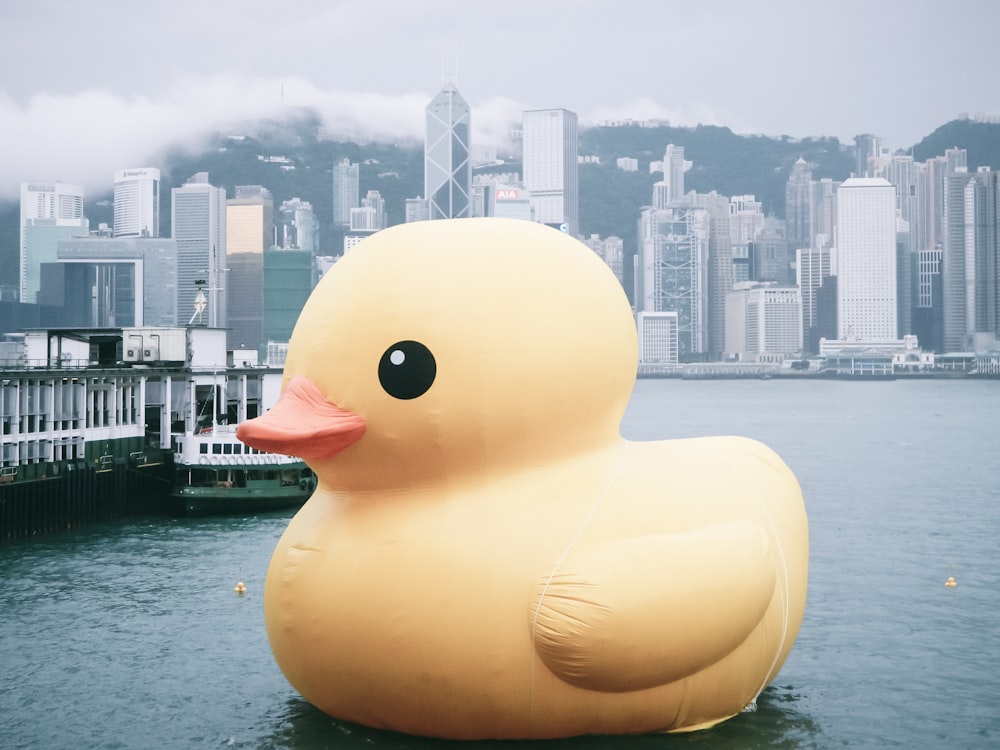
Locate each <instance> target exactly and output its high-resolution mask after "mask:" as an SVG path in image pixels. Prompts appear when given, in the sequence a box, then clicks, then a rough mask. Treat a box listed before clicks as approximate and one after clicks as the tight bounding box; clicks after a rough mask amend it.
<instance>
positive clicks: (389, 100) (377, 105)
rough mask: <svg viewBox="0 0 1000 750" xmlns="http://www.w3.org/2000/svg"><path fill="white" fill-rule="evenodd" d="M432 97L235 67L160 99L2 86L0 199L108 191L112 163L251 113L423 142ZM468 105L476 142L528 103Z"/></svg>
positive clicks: (495, 136) (357, 134)
mask: <svg viewBox="0 0 1000 750" xmlns="http://www.w3.org/2000/svg"><path fill="white" fill-rule="evenodd" d="M432 96H433V94H430V93H427V92H422V91H414V92H412V93H407V94H402V95H396V96H386V95H380V94H370V93H357V92H351V91H340V90H324V89H320V88H318V87H317V86H315V85H314V84H313V83H311V82H310V81H308V80H306V79H304V78H298V77H286V78H266V77H265V78H253V77H240V76H233V75H216V76H210V77H198V78H192V77H189V78H185V79H180V80H178V81H177V82H176V84H175V85H174V86H173V87H172V88H171V89H170V90H169V91H168V92H167V94H166V95H164V96H163V97H160V98H157V99H155V100H154V99H150V98H146V97H138V96H136V97H128V96H121V95H117V94H112V93H109V92H107V91H102V90H99V89H92V90H87V91H81V92H79V93H75V94H71V95H49V94H38V95H35V96H32V97H31V98H30V99H28V100H27V101H26V102H23V103H20V102H17V101H15V100H14V99H13V98H12V97H11V96H9V95H8V94H7V93H6V92H5V91H2V90H0V132H3V133H4V138H3V141H2V143H0V161H2V162H3V163H4V165H5V169H4V176H3V179H2V180H0V200H17V199H18V196H19V190H20V184H21V183H22V182H31V181H62V182H67V183H74V184H80V185H82V186H83V187H84V189H85V191H86V192H87V194H88V195H93V194H95V193H102V192H105V191H107V190H109V189H110V187H111V182H112V176H113V174H114V172H115V171H116V170H118V169H124V168H127V167H137V166H157V164H155V163H154V161H153V160H154V159H155V157H156V154H158V153H162V152H163V151H164V150H165V149H166V148H169V147H182V148H188V149H198V148H200V147H201V146H202V145H203V144H204V143H205V141H206V139H207V137H208V136H209V135H211V134H212V133H214V132H217V131H219V130H223V131H224V130H229V129H231V130H234V131H244V130H245V129H246V128H247V127H248V126H249V125H251V124H252V123H253V122H254V121H258V120H263V119H270V120H274V119H279V120H280V119H281V118H282V117H284V116H290V115H293V114H298V113H300V112H301V111H302V109H303V108H308V109H311V110H313V111H315V112H317V113H318V115H319V116H320V118H321V120H322V122H323V125H324V128H325V129H326V132H327V134H328V135H330V136H331V137H336V138H343V139H350V140H357V141H360V142H366V141H383V142H405V141H413V140H418V141H422V140H423V137H424V110H425V108H426V106H427V104H428V102H429V101H430V99H431V97H432ZM470 105H471V106H472V126H473V142H474V143H481V144H490V145H496V146H499V147H502V146H503V145H504V144H505V143H506V141H507V138H508V134H509V132H510V130H511V128H513V127H516V126H517V125H518V124H519V123H520V119H521V112H522V111H523V109H524V107H523V106H522V105H521V104H519V103H517V102H515V101H513V100H510V99H505V98H503V97H492V98H490V99H487V100H486V101H484V102H481V103H478V104H477V103H474V102H470Z"/></svg>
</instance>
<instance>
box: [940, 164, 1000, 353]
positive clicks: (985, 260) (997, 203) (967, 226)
mask: <svg viewBox="0 0 1000 750" xmlns="http://www.w3.org/2000/svg"><path fill="white" fill-rule="evenodd" d="M998 216H1000V178H998V173H997V172H994V171H991V170H989V169H986V168H981V169H980V170H979V171H977V172H975V173H969V172H965V171H962V170H961V168H959V170H958V171H956V172H953V173H951V174H950V175H949V176H948V178H947V189H946V191H945V216H944V235H945V241H944V247H943V249H942V255H941V281H942V298H943V299H942V301H943V321H942V322H943V337H944V348H945V350H946V351H970V350H979V349H985V348H986V347H988V346H990V345H992V344H993V343H994V342H995V341H996V339H997V337H998V336H1000V299H998V297H1000V295H998V285H1000V239H998V236H1000V221H998Z"/></svg>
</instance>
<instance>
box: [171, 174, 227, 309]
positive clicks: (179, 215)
mask: <svg viewBox="0 0 1000 750" xmlns="http://www.w3.org/2000/svg"><path fill="white" fill-rule="evenodd" d="M170 192H171V204H172V207H171V226H172V227H173V236H174V239H175V240H176V241H177V318H178V320H177V323H178V324H179V325H184V324H186V323H187V322H188V321H189V320H191V319H192V315H196V317H195V318H194V320H195V321H198V320H201V321H202V322H203V323H204V324H205V325H208V326H211V327H213V328H224V327H225V326H226V324H227V323H226V321H227V316H226V289H225V277H224V269H225V266H226V262H225V261H226V191H225V189H224V188H220V187H215V186H214V185H211V184H210V183H209V181H208V173H207V172H199V173H198V174H196V175H194V176H193V177H191V178H190V179H189V180H188V181H187V182H186V183H185V184H184V185H183V186H182V187H179V188H173V189H172V190H171V191H170ZM199 292H201V294H202V296H203V297H204V304H203V305H201V304H198V305H196V300H198V299H199V296H198V295H199ZM199 310H200V311H201V313H200V314H198V311H199Z"/></svg>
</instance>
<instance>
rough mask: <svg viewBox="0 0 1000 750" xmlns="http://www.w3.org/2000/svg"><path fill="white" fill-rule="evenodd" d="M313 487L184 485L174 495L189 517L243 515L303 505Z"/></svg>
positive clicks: (181, 508) (182, 510) (180, 507)
mask: <svg viewBox="0 0 1000 750" xmlns="http://www.w3.org/2000/svg"><path fill="white" fill-rule="evenodd" d="M311 494H312V487H308V488H307V489H302V488H301V487H297V486H296V487H263V488H248V487H232V488H212V487H183V488H180V489H178V490H175V491H174V493H173V495H172V497H173V499H174V502H175V504H176V505H177V506H178V509H179V510H180V511H181V512H182V513H183V514H184V515H187V516H214V515H239V514H252V513H257V512H264V511H271V510H282V509H285V508H293V509H294V508H299V507H301V506H302V504H303V503H305V501H306V500H308V499H309V496H310V495H311Z"/></svg>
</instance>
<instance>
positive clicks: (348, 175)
mask: <svg viewBox="0 0 1000 750" xmlns="http://www.w3.org/2000/svg"><path fill="white" fill-rule="evenodd" d="M360 184H361V178H360V168H359V167H358V165H357V164H351V160H350V159H341V160H340V161H338V162H337V163H336V164H334V165H333V223H334V224H335V225H336V226H338V227H346V226H350V224H351V209H352V208H357V207H358V205H359V203H358V201H359V196H360V194H361V187H360Z"/></svg>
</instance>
